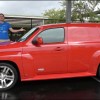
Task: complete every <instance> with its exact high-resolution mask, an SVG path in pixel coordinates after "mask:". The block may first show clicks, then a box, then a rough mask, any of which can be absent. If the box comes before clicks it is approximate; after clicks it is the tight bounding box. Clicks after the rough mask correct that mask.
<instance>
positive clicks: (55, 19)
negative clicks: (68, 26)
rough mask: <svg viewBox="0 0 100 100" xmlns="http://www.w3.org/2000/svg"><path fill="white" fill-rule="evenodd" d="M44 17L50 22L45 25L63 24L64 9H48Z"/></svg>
mask: <svg viewBox="0 0 100 100" xmlns="http://www.w3.org/2000/svg"><path fill="white" fill-rule="evenodd" d="M44 16H48V17H49V19H50V20H48V21H46V22H45V23H48V24H50V23H61V22H65V10H64V9H58V10H56V9H50V10H47V11H45V13H44Z"/></svg>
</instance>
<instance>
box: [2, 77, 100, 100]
mask: <svg viewBox="0 0 100 100" xmlns="http://www.w3.org/2000/svg"><path fill="white" fill-rule="evenodd" d="M0 100H100V80H99V79H97V78H95V77H85V78H70V79H59V80H58V79H57V80H44V81H30V82H21V83H20V84H17V85H16V86H15V87H14V88H13V89H11V90H9V91H5V92H0Z"/></svg>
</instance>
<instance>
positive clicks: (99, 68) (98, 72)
mask: <svg viewBox="0 0 100 100" xmlns="http://www.w3.org/2000/svg"><path fill="white" fill-rule="evenodd" d="M97 77H98V78H100V66H99V67H98V70H97Z"/></svg>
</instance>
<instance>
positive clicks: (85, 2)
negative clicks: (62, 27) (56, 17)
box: [62, 0, 100, 22]
mask: <svg viewBox="0 0 100 100" xmlns="http://www.w3.org/2000/svg"><path fill="white" fill-rule="evenodd" d="M66 1H67V0H66ZM66 1H65V0H64V1H63V2H62V6H63V7H64V8H65V6H66ZM99 4H100V0H75V1H72V21H76V20H79V21H81V22H84V21H85V20H86V19H88V20H89V21H95V19H97V18H98V15H97V14H96V13H95V9H97V10H100V8H99V6H98V5H99Z"/></svg>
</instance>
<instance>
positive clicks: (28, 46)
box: [0, 24, 100, 90]
mask: <svg viewBox="0 0 100 100" xmlns="http://www.w3.org/2000/svg"><path fill="white" fill-rule="evenodd" d="M96 75H97V76H98V77H100V24H51V25H43V26H37V27H34V28H33V29H31V30H30V31H29V32H28V33H26V34H25V35H24V36H23V37H21V38H20V39H19V40H18V41H17V42H4V43H0V90H8V89H10V88H12V87H13V86H14V85H15V84H16V83H17V81H18V80H21V81H30V80H46V79H58V78H72V77H85V76H96Z"/></svg>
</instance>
